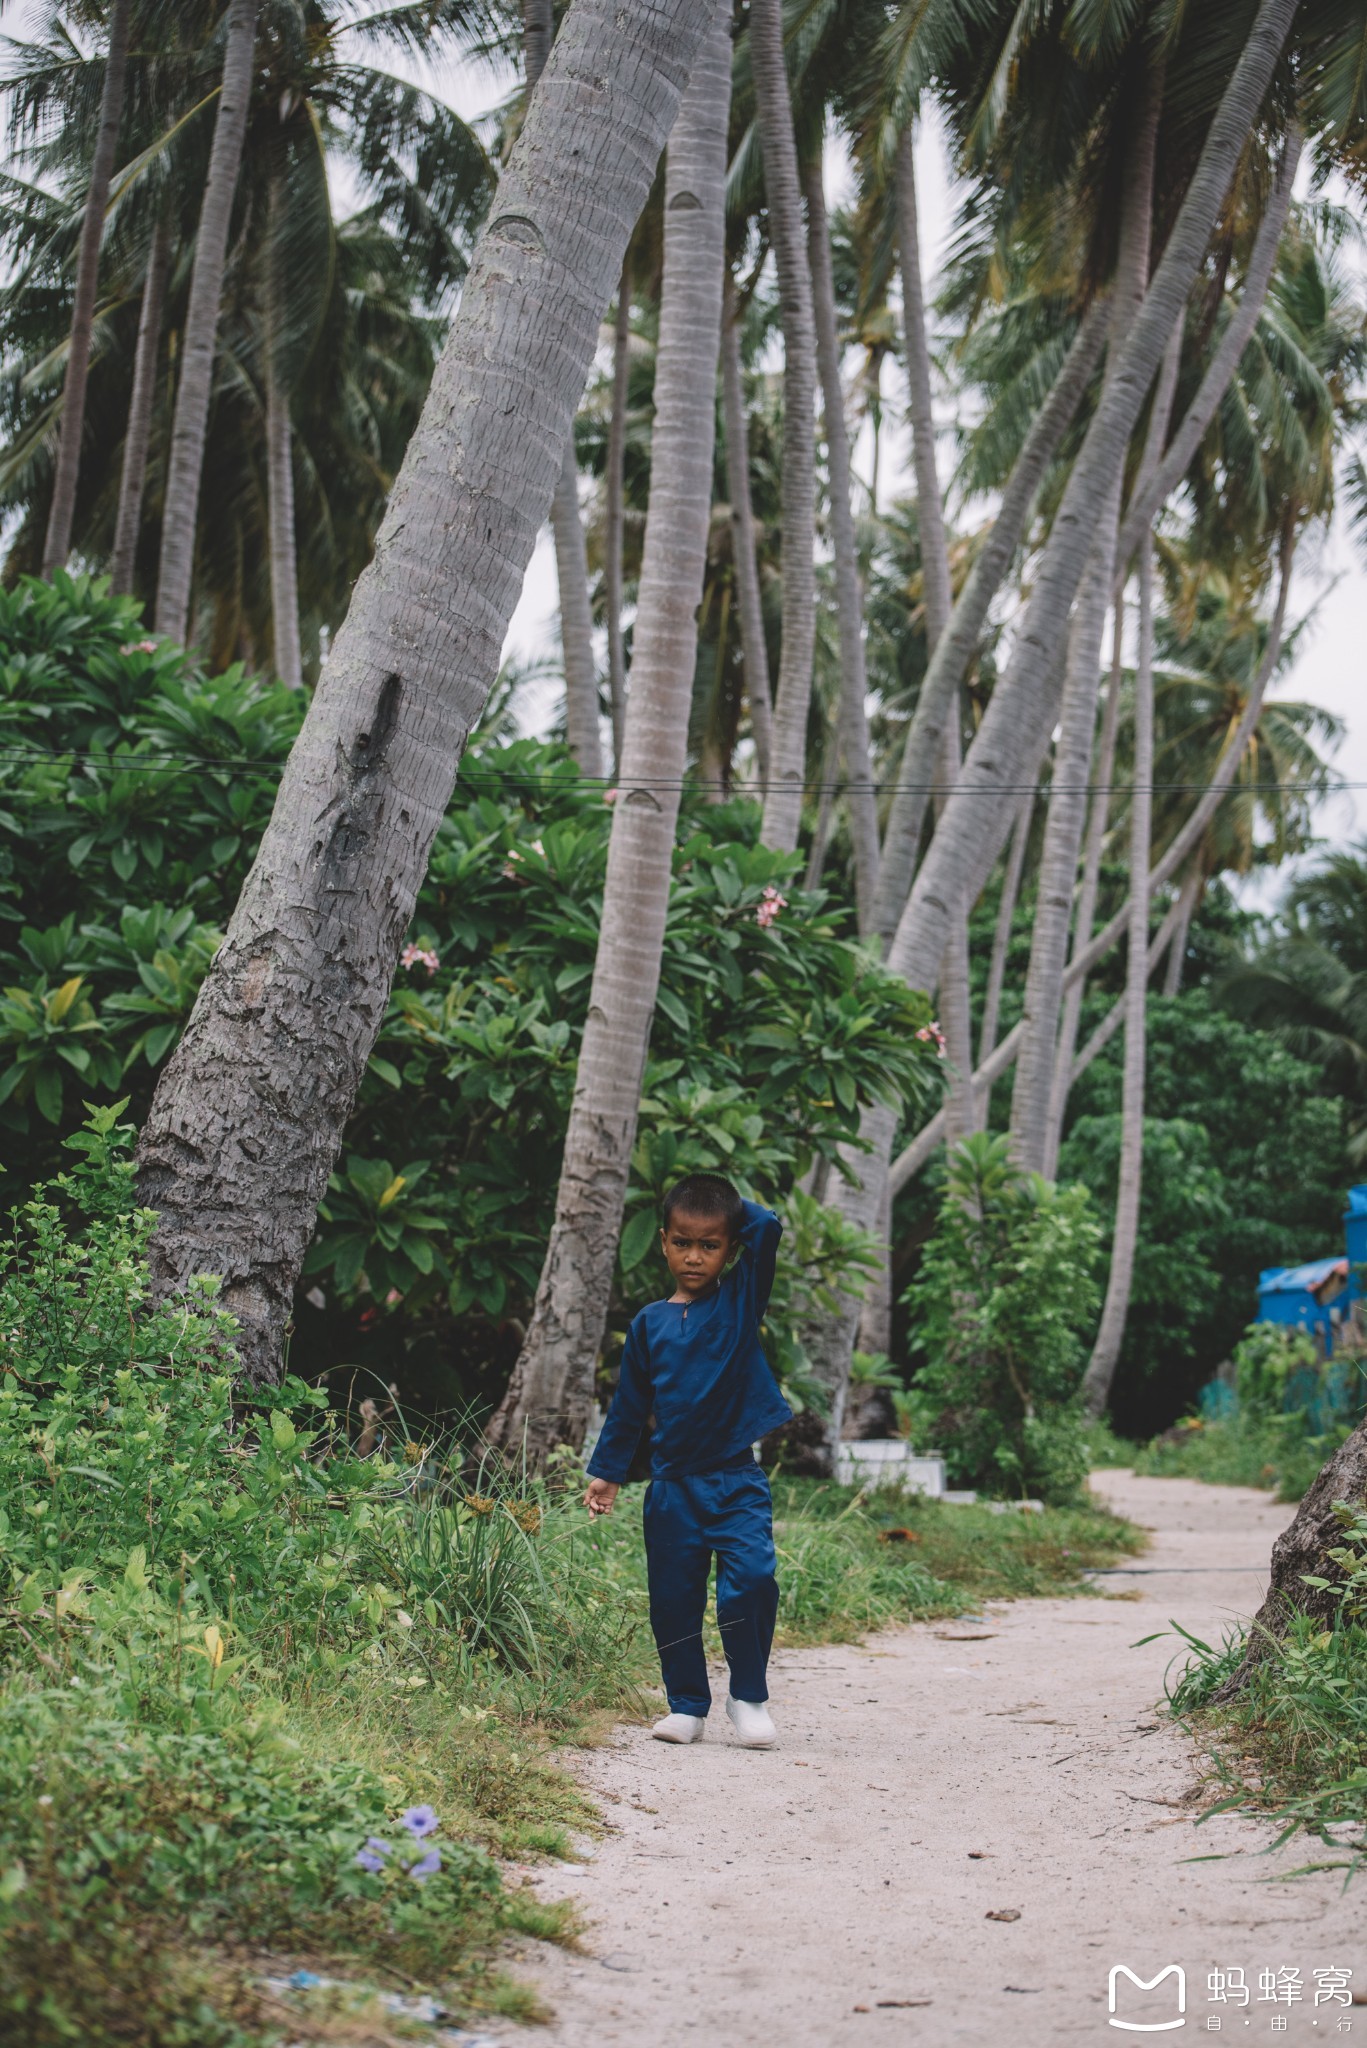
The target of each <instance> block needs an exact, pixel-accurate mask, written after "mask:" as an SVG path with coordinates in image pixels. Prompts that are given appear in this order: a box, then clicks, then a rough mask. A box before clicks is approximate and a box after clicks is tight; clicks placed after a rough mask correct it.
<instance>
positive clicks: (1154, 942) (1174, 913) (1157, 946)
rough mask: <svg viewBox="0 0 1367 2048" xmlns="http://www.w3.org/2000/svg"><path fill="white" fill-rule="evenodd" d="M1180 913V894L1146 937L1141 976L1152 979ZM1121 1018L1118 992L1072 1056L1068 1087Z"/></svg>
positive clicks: (1122, 1005)
mask: <svg viewBox="0 0 1367 2048" xmlns="http://www.w3.org/2000/svg"><path fill="white" fill-rule="evenodd" d="M1181 917H1182V903H1181V898H1180V897H1179V898H1178V900H1177V902H1175V903H1173V904H1171V905H1170V906H1169V908H1168V912H1167V915H1166V916H1165V917H1164V919H1163V922H1162V924H1160V925H1159V927H1158V930H1157V931H1156V932H1155V933H1154V935H1153V937H1152V938H1151V939H1150V940H1149V956H1148V966H1147V969H1146V970H1145V977H1144V978H1145V980H1146V981H1151V980H1152V979H1153V971H1154V969H1155V967H1157V965H1158V963H1159V961H1160V960H1161V959H1162V957H1163V955H1164V953H1166V952H1167V950H1168V947H1169V944H1170V943H1171V941H1172V939H1173V937H1174V935H1175V933H1176V931H1177V927H1178V925H1179V923H1180V922H1181ZM1124 1022H1125V997H1124V995H1123V994H1122V995H1120V996H1117V998H1116V1000H1115V1002H1113V1003H1112V1005H1111V1007H1110V1009H1109V1010H1108V1011H1107V1012H1106V1015H1105V1016H1104V1017H1103V1018H1102V1020H1101V1022H1100V1023H1099V1024H1098V1025H1097V1027H1096V1030H1095V1031H1094V1032H1093V1033H1092V1035H1091V1037H1090V1038H1089V1039H1088V1040H1087V1043H1086V1044H1085V1045H1084V1046H1083V1048H1082V1051H1081V1052H1080V1053H1078V1054H1077V1056H1076V1058H1075V1059H1074V1061H1073V1068H1072V1072H1071V1074H1070V1075H1069V1077H1068V1085H1069V1087H1070V1088H1076V1086H1077V1084H1078V1082H1079V1081H1080V1080H1081V1079H1082V1077H1083V1075H1084V1074H1085V1073H1086V1071H1087V1069H1088V1067H1090V1066H1091V1064H1092V1061H1093V1060H1094V1059H1096V1058H1097V1057H1098V1055H1099V1054H1101V1053H1103V1052H1104V1051H1105V1050H1106V1047H1107V1046H1108V1045H1109V1044H1110V1042H1111V1040H1112V1039H1113V1038H1114V1037H1115V1035H1116V1032H1117V1031H1119V1030H1120V1028H1121V1026H1122V1025H1123V1024H1124Z"/></svg>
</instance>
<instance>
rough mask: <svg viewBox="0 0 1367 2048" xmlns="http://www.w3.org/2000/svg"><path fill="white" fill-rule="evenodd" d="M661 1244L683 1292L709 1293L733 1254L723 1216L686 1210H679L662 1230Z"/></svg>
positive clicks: (694, 1293)
mask: <svg viewBox="0 0 1367 2048" xmlns="http://www.w3.org/2000/svg"><path fill="white" fill-rule="evenodd" d="M660 1244H661V1247H662V1249H663V1251H664V1255H665V1263H666V1265H667V1266H668V1267H669V1270H670V1272H671V1274H672V1275H673V1278H674V1286H675V1289H676V1291H677V1292H678V1293H680V1294H688V1295H696V1294H705V1293H706V1292H707V1290H708V1288H709V1287H710V1286H711V1285H712V1282H713V1281H714V1280H715V1279H716V1278H717V1277H718V1275H719V1274H720V1272H721V1270H722V1267H723V1266H724V1265H725V1264H726V1261H727V1259H728V1258H729V1257H730V1256H731V1240H730V1238H729V1237H728V1236H727V1234H726V1225H725V1223H724V1222H723V1220H722V1218H721V1217H720V1216H690V1215H688V1214H687V1212H686V1211H685V1210H683V1209H676V1210H675V1211H674V1214H673V1215H672V1216H671V1217H670V1219H669V1223H668V1226H667V1227H666V1228H665V1229H664V1230H662V1231H661V1232H660Z"/></svg>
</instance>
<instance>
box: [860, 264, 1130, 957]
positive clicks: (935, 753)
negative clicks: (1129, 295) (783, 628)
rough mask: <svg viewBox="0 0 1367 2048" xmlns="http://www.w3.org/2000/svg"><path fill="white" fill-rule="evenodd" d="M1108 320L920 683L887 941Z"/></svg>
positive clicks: (1090, 336) (1079, 352)
mask: <svg viewBox="0 0 1367 2048" xmlns="http://www.w3.org/2000/svg"><path fill="white" fill-rule="evenodd" d="M1107 318H1108V308H1107V305H1106V302H1105V300H1098V301H1097V302H1096V303H1095V304H1094V305H1093V306H1092V308H1091V310H1090V311H1089V312H1088V314H1087V317H1086V319H1085V320H1084V321H1083V323H1082V325H1081V326H1080V327H1079V329H1078V331H1077V335H1076V337H1075V338H1074V341H1073V345H1072V347H1071V349H1070V350H1069V352H1068V355H1067V356H1066V357H1065V359H1064V363H1063V367H1062V369H1061V370H1060V371H1059V374H1058V376H1057V378H1056V379H1055V382H1054V388H1053V390H1052V391H1051V392H1050V394H1049V398H1048V401H1047V403H1046V404H1045V405H1044V406H1043V407H1042V409H1041V411H1040V413H1039V415H1038V417H1037V418H1036V420H1035V423H1034V425H1033V426H1032V427H1031V429H1030V432H1029V434H1028V436H1027V437H1026V442H1025V446H1024V447H1023V448H1022V450H1021V453H1020V456H1019V458H1018V459H1017V462H1016V466H1015V468H1014V469H1013V470H1012V472H1011V478H1010V481H1009V482H1008V484H1007V486H1006V490H1005V491H1004V492H1003V494H1002V501H1001V506H1000V509H999V510H998V513H997V517H996V519H995V521H994V522H993V525H992V530H991V532H990V533H989V534H988V537H987V539H986V541H985V542H984V544H983V546H982V548H981V549H980V550H979V553H978V557H977V560H976V561H975V562H974V564H973V567H972V569H971V570H970V571H969V575H968V580H967V582H966V583H965V584H964V586H963V588H962V590H961V591H960V592H959V600H958V603H957V604H956V605H955V607H954V610H953V613H952V615H951V617H950V622H949V630H948V631H947V632H946V633H945V635H944V637H943V639H942V640H940V642H939V643H938V645H937V646H936V648H935V652H934V653H933V655H932V656H931V659H930V665H929V667H928V668H927V670H926V673H925V676H924V678H923V679H922V683H921V691H920V695H919V697H918V698H917V701H916V711H915V714H914V716H913V717H912V721H911V724H910V726H909V727H908V729H907V737H906V741H905V743H904V745H903V748H902V761H901V769H900V772H899V774H898V777H897V787H896V789H895V790H894V792H893V799H892V805H891V808H890V810H889V812H888V822H887V826H886V828H885V830H884V833H883V857H882V863H881V865H880V867H879V870H878V892H877V896H876V899H875V906H874V922H875V924H876V926H877V928H878V930H879V932H880V933H881V934H882V936H883V939H884V941H885V942H886V941H888V940H890V939H891V938H892V935H893V933H894V932H895V931H896V929H897V923H898V920H899V918H900V917H901V915H902V912H903V910H904V909H905V907H906V901H907V892H908V890H909V889H910V888H911V878H912V873H913V870H914V868H915V865H916V855H917V851H918V849H919V847H920V843H921V833H922V831H923V829H924V826H925V820H926V810H927V807H928V805H929V802H930V792H931V784H932V783H933V781H934V778H935V765H936V763H937V762H938V760H939V758H940V749H941V747H942V746H943V745H944V735H945V729H946V727H947V726H948V723H949V718H950V713H951V711H952V709H953V706H954V703H955V701H956V698H957V695H958V691H959V688H960V686H961V685H962V683H963V681H964V678H965V677H966V676H967V674H968V671H969V667H970V665H971V663H972V661H973V657H974V655H975V654H976V653H977V651H978V644H979V641H980V640H981V637H982V630H983V627H984V625H985V624H986V622H987V614H988V610H989V607H990V606H991V603H992V599H993V598H994V597H995V596H996V594H997V591H998V590H999V589H1000V588H1001V584H1002V579H1003V578H1004V577H1005V575H1006V572H1007V570H1008V569H1009V567H1010V565H1011V561H1012V558H1013V556H1014V555H1015V553H1016V550H1017V548H1018V547H1019V546H1020V543H1021V537H1022V535H1023V534H1024V532H1025V523H1026V520H1027V519H1028V518H1029V516H1030V508H1031V506H1032V505H1033V504H1034V502H1035V494H1036V492H1037V491H1038V489H1039V487H1040V484H1041V482H1042V481H1043V478H1044V473H1045V471H1046V470H1047V469H1048V467H1049V464H1050V462H1051V461H1052V460H1053V458H1054V456H1055V454H1056V453H1057V451H1058V446H1059V443H1060V442H1061V441H1062V439H1063V436H1064V435H1065V434H1066V433H1067V431H1068V428H1069V426H1070V425H1071V424H1072V421H1073V419H1074V417H1075V416H1076V413H1077V409H1078V407H1079V406H1080V405H1081V403H1082V400H1083V397H1084V395H1085V393H1086V390H1087V386H1088V384H1089V383H1090V382H1091V378H1092V372H1093V371H1094V370H1095V369H1096V366H1097V363H1098V362H1099V361H1100V359H1101V350H1102V347H1103V345H1104V343H1105V340H1106V324H1107Z"/></svg>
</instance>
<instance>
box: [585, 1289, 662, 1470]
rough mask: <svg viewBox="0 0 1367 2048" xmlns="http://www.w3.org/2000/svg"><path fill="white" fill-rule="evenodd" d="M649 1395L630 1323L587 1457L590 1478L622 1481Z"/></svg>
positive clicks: (639, 1348) (646, 1375) (646, 1412)
mask: <svg viewBox="0 0 1367 2048" xmlns="http://www.w3.org/2000/svg"><path fill="white" fill-rule="evenodd" d="M652 1399H653V1395H652V1390H651V1384H650V1371H649V1368H648V1366H647V1363H646V1358H645V1347H644V1345H643V1344H642V1343H641V1340H640V1338H639V1337H638V1336H637V1334H636V1325H635V1324H634V1323H633V1324H632V1325H631V1328H630V1329H629V1330H628V1331H627V1341H626V1344H625V1345H624V1347H623V1350H622V1365H621V1370H620V1372H619V1373H618V1375H617V1386H616V1388H615V1390H614V1392H613V1396H612V1399H611V1401H610V1402H609V1403H608V1412H607V1415H606V1417H605V1418H604V1422H603V1427H602V1430H601V1432H600V1433H599V1437H598V1441H597V1443H596V1444H595V1445H594V1447H593V1456H592V1457H591V1458H590V1459H589V1464H588V1471H589V1477H590V1478H591V1479H606V1480H608V1481H610V1482H611V1484H612V1485H614V1486H620V1485H621V1484H622V1481H623V1480H624V1479H625V1478H626V1476H627V1473H628V1472H629V1471H630V1470H631V1461H632V1459H633V1458H634V1457H635V1456H636V1452H637V1449H638V1447H639V1445H640V1441H641V1436H642V1432H643V1431H644V1429H645V1426H646V1423H647V1421H648V1420H649V1417H650V1410H651V1404H652Z"/></svg>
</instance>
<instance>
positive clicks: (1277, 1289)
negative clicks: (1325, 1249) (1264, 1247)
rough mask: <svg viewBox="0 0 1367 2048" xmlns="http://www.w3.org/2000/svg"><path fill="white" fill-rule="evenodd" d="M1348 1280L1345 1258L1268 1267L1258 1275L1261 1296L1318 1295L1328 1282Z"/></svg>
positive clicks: (1313, 1260)
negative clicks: (1304, 1264)
mask: <svg viewBox="0 0 1367 2048" xmlns="http://www.w3.org/2000/svg"><path fill="white" fill-rule="evenodd" d="M1335 1277H1337V1278H1339V1279H1341V1280H1346V1279H1347V1278H1348V1261H1347V1259H1345V1258H1336V1259H1312V1260H1311V1261H1310V1263H1309V1265H1308V1266H1268V1267H1265V1268H1264V1270H1263V1271H1262V1272H1261V1273H1260V1274H1259V1275H1258V1292H1259V1294H1318V1292H1319V1290H1320V1288H1321V1287H1323V1285H1324V1283H1325V1281H1326V1280H1330V1279H1333V1278H1335Z"/></svg>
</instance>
